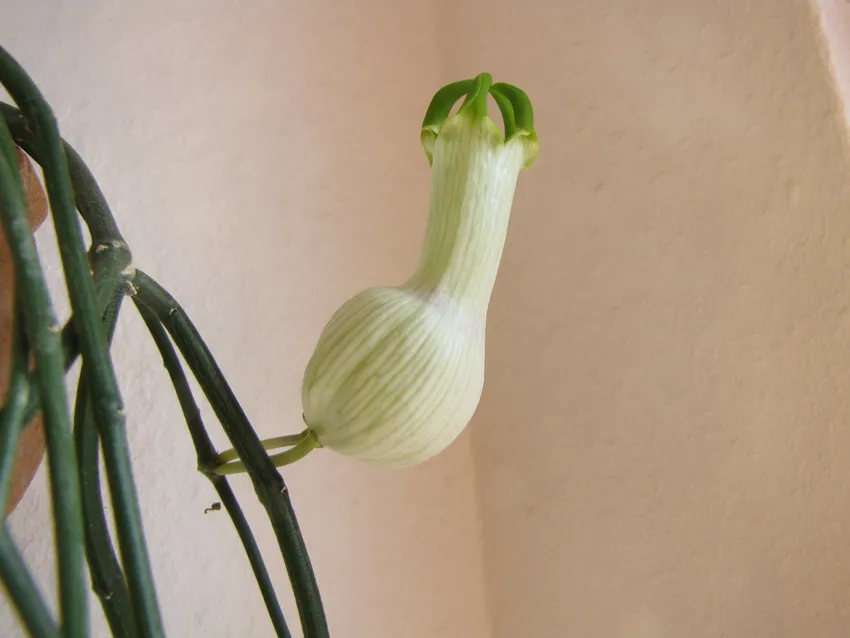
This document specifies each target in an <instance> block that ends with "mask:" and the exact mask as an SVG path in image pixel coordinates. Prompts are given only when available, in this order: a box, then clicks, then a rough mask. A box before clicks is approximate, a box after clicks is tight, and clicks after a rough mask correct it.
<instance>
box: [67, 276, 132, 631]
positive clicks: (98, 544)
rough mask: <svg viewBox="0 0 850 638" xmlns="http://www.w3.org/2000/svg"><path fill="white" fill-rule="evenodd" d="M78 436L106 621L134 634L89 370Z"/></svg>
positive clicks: (92, 562)
mask: <svg viewBox="0 0 850 638" xmlns="http://www.w3.org/2000/svg"><path fill="white" fill-rule="evenodd" d="M122 299H123V295H122V294H121V293H120V292H119V294H118V295H117V296H116V297H115V298H114V300H113V301H112V303H111V304H110V305H109V306H108V307H107V310H106V313H105V317H104V325H105V326H106V330H107V334H108V336H109V339H110V341H111V339H112V336H113V334H114V332H115V324H116V322H117V318H118V313H119V311H120V307H121V302H122ZM74 440H75V442H76V447H77V458H78V462H79V465H80V484H81V488H82V500H83V514H84V518H85V525H86V537H85V541H86V557H87V558H88V564H89V573H90V575H91V581H92V589H93V590H94V592H95V594H96V595H97V597H98V599H99V600H100V605H101V607H102V609H103V613H104V616H105V617H106V621H107V622H108V623H109V628H110V631H111V633H112V636H113V637H114V638H134V637H135V636H136V629H135V619H134V615H133V606H132V602H131V600H130V594H129V591H128V589H127V582H126V581H125V579H124V572H123V571H122V569H121V564H120V563H119V562H118V557H117V556H116V554H115V549H114V547H113V544H112V539H111V538H110V534H109V527H108V525H107V523H106V515H105V512H104V505H103V497H102V495H101V488H100V455H99V451H100V449H99V446H100V441H99V437H98V431H97V424H96V423H95V422H94V417H93V415H92V411H91V404H90V402H89V393H88V384H87V383H86V373H85V370H83V372H82V373H81V374H80V381H79V384H78V385H77V401H76V404H75V410H74Z"/></svg>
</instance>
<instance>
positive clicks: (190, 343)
mask: <svg viewBox="0 0 850 638" xmlns="http://www.w3.org/2000/svg"><path fill="white" fill-rule="evenodd" d="M132 294H135V296H136V299H137V300H138V301H139V302H140V303H142V304H143V305H144V306H146V307H147V308H149V309H150V310H151V311H152V312H153V313H154V314H155V315H156V317H157V319H159V321H160V322H162V325H163V326H165V328H166V330H168V332H169V334H170V335H171V338H172V339H173V340H174V342H175V344H177V347H178V348H179V350H180V352H181V353H182V354H183V357H184V358H185V360H186V363H187V364H188V365H189V368H190V369H191V370H192V373H193V374H194V375H195V378H196V379H197V380H198V382H199V384H200V386H201V388H202V390H203V391H204V394H205V395H206V397H207V399H208V400H209V402H210V405H211V406H212V408H213V410H214V411H215V413H216V416H217V417H218V419H219V421H220V422H221V424H222V427H223V428H224V431H225V433H226V434H227V436H228V438H229V439H230V443H231V445H232V446H233V447H234V448H235V449H236V451H237V452H238V453H239V458H240V459H241V460H242V462H243V463H245V467H246V472H247V474H248V476H249V477H250V478H251V482H252V483H253V485H254V490H255V491H256V493H257V496H258V498H259V499H260V502H261V503H262V505H263V507H264V508H265V509H266V513H267V514H268V516H269V520H270V522H271V524H272V528H273V529H274V532H275V536H276V537H277V541H278V545H279V547H280V550H281V554H282V555H283V559H284V562H285V564H286V569H287V572H288V574H289V580H290V582H291V583H292V589H293V592H294V594H295V601H296V603H297V605H298V613H299V617H300V619H301V628H302V631H303V633H304V636H305V638H326V637H327V636H328V625H327V619H326V618H325V611H324V608H323V606H322V599H321V595H320V594H319V587H318V585H317V584H316V577H315V575H314V573H313V567H312V565H311V564H310V557H309V556H308V554H307V548H306V546H305V544H304V539H303V537H302V536H301V530H300V529H299V527H298V521H297V519H296V517H295V512H294V510H293V508H292V502H291V501H290V498H289V491H288V490H287V489H286V484H285V483H284V481H283V478H282V477H281V476H280V474H279V473H278V471H277V470H276V469H275V467H274V465H273V464H272V462H271V460H269V457H268V455H267V454H266V451H265V450H264V449H263V445H262V443H261V442H260V439H259V437H258V436H257V433H256V432H255V431H254V429H253V428H252V427H251V423H250V421H249V420H248V417H247V416H246V415H245V412H244V411H243V410H242V407H241V406H240V405H239V401H238V400H237V399H236V396H235V395H234V394H233V390H231V388H230V385H229V384H228V383H227V380H226V379H225V378H224V375H223V374H222V372H221V369H220V368H219V367H218V364H216V362H215V359H214V358H213V356H212V353H211V352H210V351H209V348H207V346H206V344H205V343H204V341H203V339H202V338H201V335H200V334H199V333H198V331H197V329H196V328H195V326H194V325H193V324H192V322H191V320H190V319H189V317H188V316H187V315H186V313H185V311H184V310H183V309H182V308H181V307H180V305H179V304H178V303H177V302H176V301H175V300H174V298H173V297H172V296H171V295H170V294H168V292H167V291H166V290H164V289H163V288H162V287H161V286H160V285H159V284H158V283H156V281H154V280H153V279H151V278H150V277H148V276H147V275H146V274H145V273H144V272H142V271H140V270H137V271H136V273H135V276H134V278H133V287H132Z"/></svg>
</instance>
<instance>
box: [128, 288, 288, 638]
mask: <svg viewBox="0 0 850 638" xmlns="http://www.w3.org/2000/svg"><path fill="white" fill-rule="evenodd" d="M136 308H137V309H138V310H139V313H140V314H141V315H142V319H143V320H144V322H145V325H147V327H148V330H149V331H150V333H151V337H153V340H154V343H156V346H157V348H158V349H159V352H160V354H161V355H162V362H163V365H164V366H165V369H166V370H167V371H168V375H169V377H170V378H171V383H172V385H173V386H174V392H175V393H176V394H177V399H178V400H179V402H180V409H181V410H182V411H183V417H184V418H185V419H186V425H187V427H188V428H189V434H190V435H191V437H192V443H193V445H194V446H195V452H196V453H197V455H198V467H199V468H200V467H205V466H207V465H209V464H210V463H213V462H214V461H215V458H216V453H215V447H213V443H212V440H211V439H210V437H209V434H207V430H206V427H204V422H203V419H202V418H201V411H200V409H199V408H198V404H197V403H196V402H195V398H194V397H193V396H192V388H191V387H190V386H189V381H188V379H187V378H186V374H185V373H184V372H183V366H182V365H181V364H180V359H179V357H178V356H177V353H176V352H175V351H174V346H172V345H171V340H170V339H169V338H168V334H167V333H166V331H165V329H164V328H163V327H162V324H161V323H160V322H159V320H158V319H157V318H156V316H155V315H154V314H153V313H152V312H151V311H150V310H148V309H147V308H146V307H145V306H143V305H142V304H140V303H138V302H137V303H136ZM204 474H205V476H206V477H207V478H208V479H209V480H210V482H211V483H212V484H213V487H214V488H215V491H216V492H217V493H218V496H219V498H220V499H221V502H222V504H223V505H224V509H225V510H226V511H227V513H228V515H229V516H230V519H231V520H232V521H233V526H234V527H235V528H236V532H237V534H239V539H240V540H241V541H242V546H243V547H244V548H245V554H246V555H247V556H248V562H250V563H251V569H253V571H254V577H255V578H256V580H257V585H258V586H259V588H260V593H261V594H262V596H263V601H264V602H265V603H266V610H267V611H268V613H269V617H270V618H271V621H272V625H273V627H274V630H275V634H276V635H277V636H278V638H290V636H291V634H290V633H289V628H288V627H287V625H286V620H285V619H284V617H283V611H281V608H280V603H279V602H278V599H277V596H276V595H275V591H274V585H273V584H272V581H271V578H270V577H269V573H268V571H267V570H266V565H265V563H264V562H263V556H262V553H261V552H260V548H259V546H258V545H257V541H256V540H255V539H254V534H253V533H252V532H251V526H250V524H249V523H248V519H246V518H245V514H244V513H243V512H242V508H241V507H240V506H239V501H237V500H236V496H235V495H234V493H233V490H232V489H231V487H230V484H229V483H228V482H227V479H226V478H224V477H223V476H215V475H213V474H210V473H204Z"/></svg>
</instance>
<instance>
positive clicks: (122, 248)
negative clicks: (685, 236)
mask: <svg viewBox="0 0 850 638" xmlns="http://www.w3.org/2000/svg"><path fill="white" fill-rule="evenodd" d="M0 116H2V117H3V119H5V120H6V124H7V125H8V126H9V129H10V130H11V132H12V137H13V138H14V142H15V144H17V145H18V146H19V147H21V148H22V149H23V150H24V151H25V152H26V153H27V154H28V155H29V156H30V157H32V158H33V159H34V160H35V161H36V162H37V163H38V164H42V165H43V160H42V157H43V155H44V154H43V152H42V150H41V146H40V144H39V140H38V138H37V136H36V134H35V132H34V131H33V128H32V127H31V126H30V123H29V121H28V120H27V119H26V118H25V117H24V115H23V114H22V113H21V112H20V111H19V110H18V109H16V108H15V107H14V106H11V105H10V104H6V103H4V102H0ZM62 145H63V148H64V150H65V156H66V159H67V163H68V170H69V172H70V176H71V183H72V185H73V188H74V198H75V201H76V205H77V209H78V210H79V212H80V216H81V217H82V218H83V220H84V221H85V222H86V225H87V226H88V229H89V232H90V233H91V236H92V249H91V253H90V255H89V257H90V262H91V267H92V271H93V272H92V276H93V278H94V284H95V290H96V291H97V292H96V295H97V300H98V302H97V303H98V308H99V309H101V310H103V308H105V305H106V302H107V301H108V299H109V297H110V296H111V292H112V289H113V287H114V282H115V280H116V278H118V277H119V275H120V273H121V272H123V271H125V270H127V269H128V267H129V266H130V263H131V260H132V255H131V254H130V249H129V247H128V246H127V244H126V242H125V241H124V238H123V237H122V236H121V233H120V231H119V230H118V226H117V224H116V223H115V218H114V217H113V215H112V211H111V210H110V209H109V205H108V204H107V202H106V199H105V198H104V196H103V193H102V192H101V190H100V187H99V186H98V184H97V181H95V179H94V176H93V175H92V174H91V171H90V170H89V169H88V167H87V166H86V164H85V162H83V160H82V158H81V157H80V155H79V153H77V151H75V150H74V149H73V148H72V147H71V145H70V144H68V143H67V142H65V141H64V140H62ZM62 348H63V351H64V353H65V369H66V371H67V370H68V369H70V367H71V366H72V365H73V364H74V362H75V361H76V359H77V356H79V353H80V346H79V340H78V338H77V332H76V327H75V325H74V319H73V318H72V319H71V320H70V321H68V323H67V324H65V326H64V328H63V329H62ZM38 406H39V396H38V391H37V388H35V387H34V383H33V381H32V378H30V400H29V403H28V404H27V408H26V414H25V417H24V422H25V423H30V422H32V419H33V417H34V416H35V413H36V412H37V411H38Z"/></svg>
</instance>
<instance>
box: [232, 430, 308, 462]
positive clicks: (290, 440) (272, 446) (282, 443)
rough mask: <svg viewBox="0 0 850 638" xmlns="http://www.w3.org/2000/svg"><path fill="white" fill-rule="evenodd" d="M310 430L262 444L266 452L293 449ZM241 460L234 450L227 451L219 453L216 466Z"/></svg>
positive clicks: (276, 437)
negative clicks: (284, 448) (283, 448)
mask: <svg viewBox="0 0 850 638" xmlns="http://www.w3.org/2000/svg"><path fill="white" fill-rule="evenodd" d="M308 432H309V431H308V430H304V431H303V432H302V433H301V434H285V435H283V436H275V437H272V438H270V439H262V440H260V443H262V444H263V449H264V450H277V449H278V448H282V447H291V446H293V445H296V444H297V443H299V442H300V441H301V440H302V439H303V438H304V437H305V436H307V435H308ZM238 458H239V454H238V453H237V452H236V450H234V449H233V448H230V449H229V450H225V451H224V452H219V453H218V455H217V456H216V457H215V464H216V465H223V464H225V463H228V462H230V461H235V460H236V459H238Z"/></svg>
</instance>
